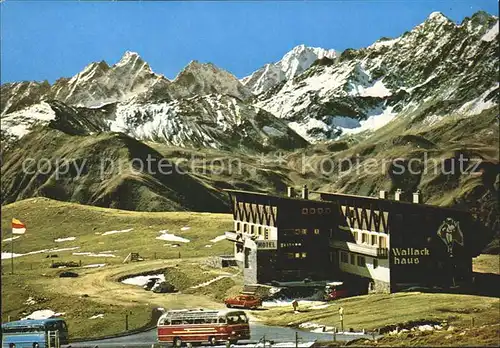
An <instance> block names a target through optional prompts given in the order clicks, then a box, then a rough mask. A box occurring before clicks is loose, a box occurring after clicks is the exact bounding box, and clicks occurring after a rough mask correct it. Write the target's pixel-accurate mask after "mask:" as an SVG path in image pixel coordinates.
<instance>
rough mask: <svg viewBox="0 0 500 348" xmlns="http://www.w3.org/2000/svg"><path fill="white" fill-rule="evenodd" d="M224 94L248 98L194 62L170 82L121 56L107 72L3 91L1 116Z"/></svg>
mask: <svg viewBox="0 0 500 348" xmlns="http://www.w3.org/2000/svg"><path fill="white" fill-rule="evenodd" d="M210 93H220V94H228V95H232V96H234V97H237V98H240V99H247V98H248V97H250V96H251V95H252V93H251V92H250V91H249V90H248V89H247V88H246V87H244V86H243V85H242V84H241V82H240V81H239V80H238V79H237V78H236V77H235V76H233V75H231V74H230V73H228V72H227V71H225V70H222V69H219V68H217V67H216V66H215V65H213V64H210V63H207V64H201V63H198V62H197V61H192V62H191V63H189V65H188V66H186V68H184V70H183V71H181V72H180V73H179V75H178V76H177V77H176V78H175V80H174V81H170V80H168V79H167V78H166V77H164V76H163V75H159V74H156V73H154V72H153V71H152V70H151V68H150V66H149V64H148V63H146V62H145V61H144V60H143V59H142V58H141V57H140V56H139V55H138V54H137V53H135V52H126V53H125V54H124V55H123V57H122V58H121V59H120V61H119V62H118V63H116V64H114V65H113V66H108V64H107V63H106V62H104V61H101V62H96V63H92V64H90V65H88V66H87V67H85V69H83V70H82V71H81V72H80V73H78V74H76V75H75V76H73V77H72V78H70V79H68V78H61V79H59V80H57V81H56V82H55V83H54V84H53V85H52V86H51V85H50V84H49V83H48V82H42V83H38V82H20V83H8V84H4V85H2V88H1V97H2V102H1V106H0V110H1V114H2V115H3V114H6V113H9V112H13V111H17V110H19V109H22V108H23V107H26V106H29V105H31V104H33V103H36V102H40V101H43V100H51V99H54V100H59V101H62V102H64V103H66V104H68V105H75V106H85V107H98V106H101V105H104V104H108V103H115V102H126V101H130V100H133V101H135V102H141V103H147V102H156V101H171V100H173V99H176V98H182V97H192V96H195V95H206V94H210Z"/></svg>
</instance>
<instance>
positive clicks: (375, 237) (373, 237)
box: [371, 236, 377, 245]
mask: <svg viewBox="0 0 500 348" xmlns="http://www.w3.org/2000/svg"><path fill="white" fill-rule="evenodd" d="M371 237H372V245H375V244H377V236H371Z"/></svg>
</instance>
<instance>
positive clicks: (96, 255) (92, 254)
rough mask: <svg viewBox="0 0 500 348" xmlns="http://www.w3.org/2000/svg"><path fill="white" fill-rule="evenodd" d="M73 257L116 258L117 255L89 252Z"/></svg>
mask: <svg viewBox="0 0 500 348" xmlns="http://www.w3.org/2000/svg"><path fill="white" fill-rule="evenodd" d="M73 255H75V256H91V257H116V255H114V254H107V253H93V252H89V251H85V252H79V253H73Z"/></svg>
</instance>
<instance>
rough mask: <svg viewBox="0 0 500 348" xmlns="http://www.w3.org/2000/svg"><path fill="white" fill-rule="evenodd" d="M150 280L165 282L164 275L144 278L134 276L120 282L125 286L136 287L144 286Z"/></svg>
mask: <svg viewBox="0 0 500 348" xmlns="http://www.w3.org/2000/svg"><path fill="white" fill-rule="evenodd" d="M151 278H159V279H160V281H162V282H164V281H165V275H164V274H152V275H146V276H142V275H141V276H135V277H130V278H126V279H123V280H122V281H121V282H122V283H123V284H127V285H136V286H144V285H146V284H147V283H148V282H149V280H150V279H151Z"/></svg>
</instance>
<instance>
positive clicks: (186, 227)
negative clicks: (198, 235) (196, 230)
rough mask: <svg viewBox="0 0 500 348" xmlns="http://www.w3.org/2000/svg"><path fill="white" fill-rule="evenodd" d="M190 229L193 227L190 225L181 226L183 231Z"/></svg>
mask: <svg viewBox="0 0 500 348" xmlns="http://www.w3.org/2000/svg"><path fill="white" fill-rule="evenodd" d="M189 229H191V227H189V226H184V227H181V231H187V230H189Z"/></svg>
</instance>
